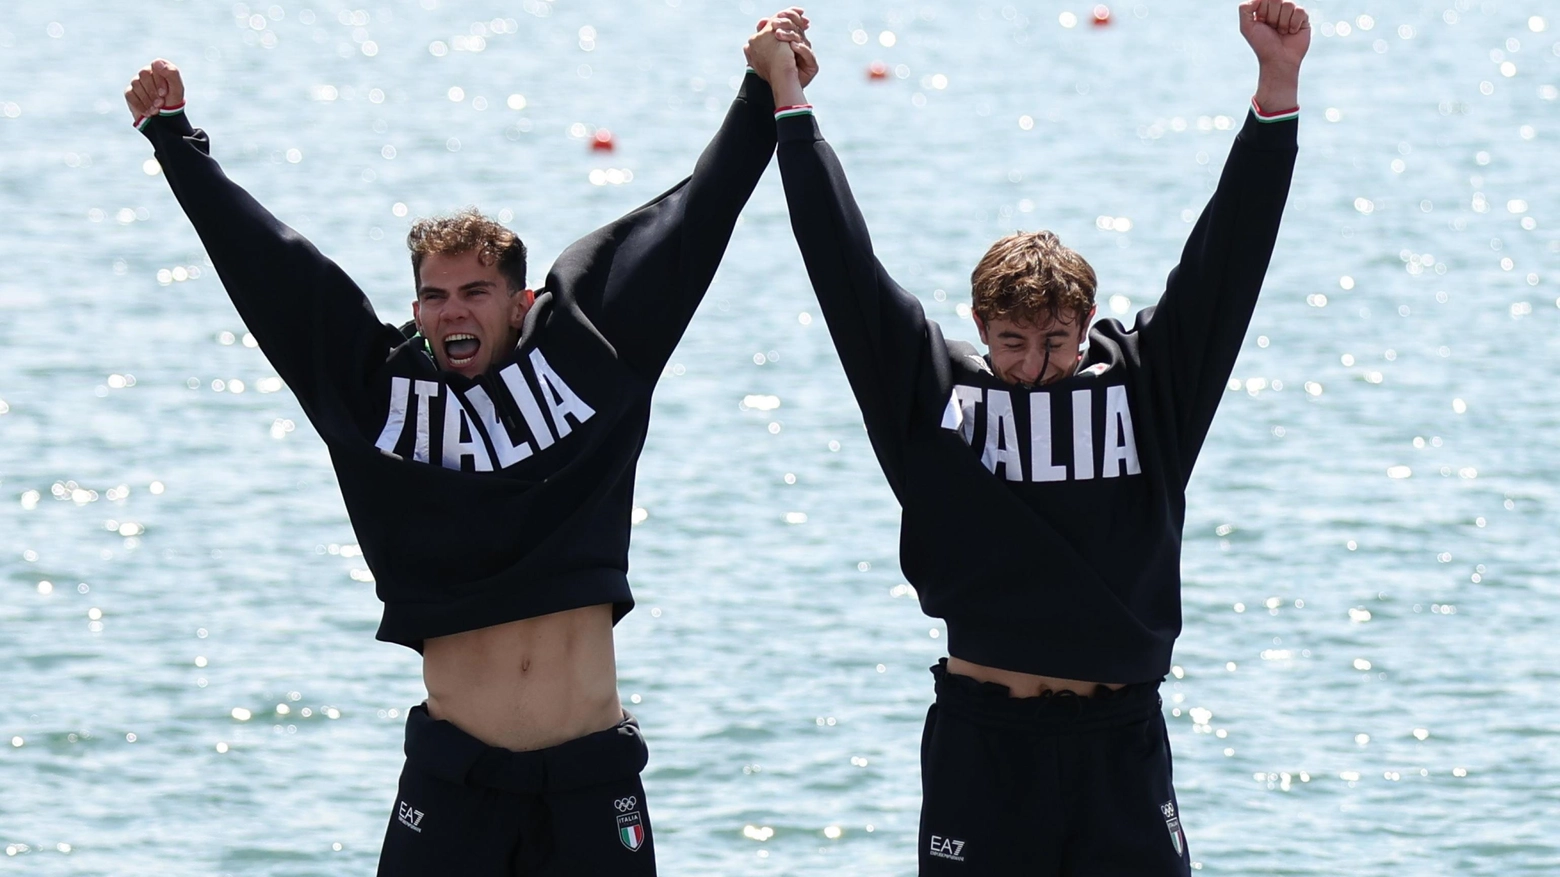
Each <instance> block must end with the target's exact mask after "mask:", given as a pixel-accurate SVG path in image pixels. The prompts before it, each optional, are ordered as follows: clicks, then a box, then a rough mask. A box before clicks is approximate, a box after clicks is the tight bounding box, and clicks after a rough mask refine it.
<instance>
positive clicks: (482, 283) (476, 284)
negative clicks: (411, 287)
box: [417, 280, 498, 295]
mask: <svg viewBox="0 0 1560 877" xmlns="http://www.w3.org/2000/svg"><path fill="white" fill-rule="evenodd" d="M497 285H498V284H496V283H494V282H493V281H491V280H473V281H471V282H470V283H462V284H461V285H460V286H457V287H455V288H456V289H486V288H489V287H496V286H497ZM448 291H449V290H447V289H445V288H444V287H442V286H434V285H432V284H429V283H425V284H423V285H422V286H419V287H417V294H418V295H422V294H423V293H425V292H448Z"/></svg>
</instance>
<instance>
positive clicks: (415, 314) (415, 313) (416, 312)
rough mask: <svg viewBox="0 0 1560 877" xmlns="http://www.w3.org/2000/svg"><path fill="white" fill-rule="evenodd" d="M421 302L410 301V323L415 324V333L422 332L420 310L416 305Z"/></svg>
mask: <svg viewBox="0 0 1560 877" xmlns="http://www.w3.org/2000/svg"><path fill="white" fill-rule="evenodd" d="M420 304H422V302H420V301H418V300H417V299H415V298H414V299H412V322H413V323H416V324H417V331H418V332H419V333H420V332H422V309H421V308H419V307H418V305H420Z"/></svg>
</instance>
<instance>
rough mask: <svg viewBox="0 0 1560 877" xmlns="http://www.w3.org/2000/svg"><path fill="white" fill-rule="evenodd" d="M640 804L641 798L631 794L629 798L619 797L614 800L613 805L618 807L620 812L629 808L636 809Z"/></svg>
mask: <svg viewBox="0 0 1560 877" xmlns="http://www.w3.org/2000/svg"><path fill="white" fill-rule="evenodd" d="M638 805H639V798H637V797H635V796H633V795H629V796H628V797H627V798H619V799H617V800H616V801H613V802H612V806H613V807H616V808H617V812H619V813H626V812H628V811H629V810H632V809H634V808H635V807H637V806H638Z"/></svg>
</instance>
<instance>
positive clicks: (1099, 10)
mask: <svg viewBox="0 0 1560 877" xmlns="http://www.w3.org/2000/svg"><path fill="white" fill-rule="evenodd" d="M1107 24H1110V7H1109V6H1106V5H1105V4H1104V3H1101V4H1099V5H1098V6H1095V7H1094V26H1095V27H1104V26H1105V25H1107Z"/></svg>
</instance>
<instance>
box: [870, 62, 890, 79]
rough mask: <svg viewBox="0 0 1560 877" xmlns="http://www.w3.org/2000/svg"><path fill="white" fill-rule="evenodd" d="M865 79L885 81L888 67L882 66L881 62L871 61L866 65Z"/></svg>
mask: <svg viewBox="0 0 1560 877" xmlns="http://www.w3.org/2000/svg"><path fill="white" fill-rule="evenodd" d="M867 78H868V79H887V78H888V65H887V64H884V63H883V62H882V61H873V62H872V63H871V64H868V65H867Z"/></svg>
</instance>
